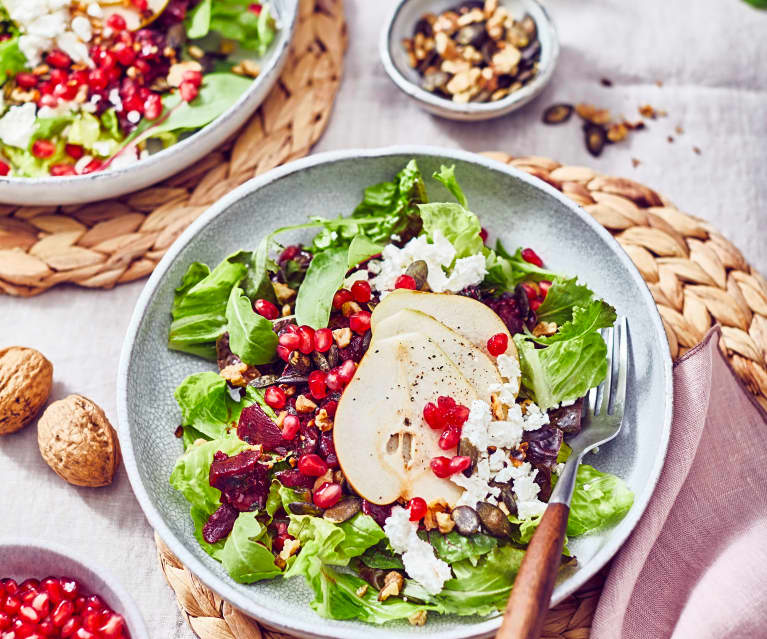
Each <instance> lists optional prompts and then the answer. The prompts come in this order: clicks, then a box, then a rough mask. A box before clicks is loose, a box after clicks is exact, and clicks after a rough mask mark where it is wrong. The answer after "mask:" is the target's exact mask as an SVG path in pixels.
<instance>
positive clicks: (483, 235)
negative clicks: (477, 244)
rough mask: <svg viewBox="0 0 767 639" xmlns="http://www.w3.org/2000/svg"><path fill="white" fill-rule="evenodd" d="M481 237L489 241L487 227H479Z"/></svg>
mask: <svg viewBox="0 0 767 639" xmlns="http://www.w3.org/2000/svg"><path fill="white" fill-rule="evenodd" d="M479 237H480V238H481V239H482V242H487V229H486V228H485V227H484V226H483V227H482V228H481V229H479Z"/></svg>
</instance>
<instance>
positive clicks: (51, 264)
mask: <svg viewBox="0 0 767 639" xmlns="http://www.w3.org/2000/svg"><path fill="white" fill-rule="evenodd" d="M345 49H346V23H345V21H344V13H343V3H342V0H301V2H300V8H299V19H298V24H297V26H296V33H295V35H294V38H293V41H292V43H291V50H290V54H289V56H288V60H287V63H286V65H285V70H284V71H283V73H282V76H281V77H280V79H279V81H278V83H277V84H276V85H275V87H274V89H272V91H271V93H270V94H269V96H268V97H267V99H266V100H265V101H264V103H263V104H262V105H261V107H260V108H259V109H258V111H257V112H256V114H255V115H254V116H253V117H252V118H251V120H250V121H249V122H248V124H246V125H245V127H244V128H242V129H241V130H240V131H238V132H237V133H236V134H235V135H234V136H233V138H232V139H230V140H229V141H228V142H227V143H226V144H225V145H223V146H222V147H221V148H220V149H219V150H218V151H216V152H215V153H211V154H210V155H208V156H207V158H205V159H204V160H203V161H201V162H199V163H197V164H196V165H194V166H193V167H191V168H190V169H187V170H186V171H184V172H183V173H180V174H178V175H176V176H174V177H172V178H170V179H168V180H166V181H165V182H163V183H161V184H159V185H157V186H154V187H151V188H148V189H145V190H143V191H138V192H136V193H132V194H130V195H127V196H124V197H121V198H119V199H117V200H106V201H102V202H98V203H96V204H88V205H85V206H80V207H76V206H69V207H58V208H57V207H21V208H19V207H14V206H5V205H0V291H2V292H4V293H7V294H10V295H22V296H28V295H36V294H38V293H41V292H43V291H45V290H47V289H49V288H50V287H52V286H56V285H57V284H62V283H71V284H77V285H79V286H86V287H91V288H111V287H113V286H115V285H116V284H121V283H123V282H130V281H132V280H136V279H139V278H141V277H145V276H146V275H148V274H149V273H151V272H152V269H154V267H155V265H156V264H157V262H158V261H159V260H160V258H161V257H162V256H163V255H164V254H165V251H166V250H167V249H168V247H169V246H170V245H171V244H172V243H173V240H175V239H176V238H177V237H178V236H179V234H180V233H181V232H182V231H183V230H184V229H185V228H186V227H187V226H189V224H191V223H192V221H194V220H195V219H196V218H197V217H198V216H199V215H200V214H201V213H202V212H203V211H204V210H205V209H206V208H208V207H209V206H210V205H211V204H213V202H215V201H216V200H217V199H219V198H220V197H221V196H222V195H224V194H225V193H228V192H229V191H231V190H232V189H233V188H235V187H236V186H239V185H240V184H242V183H243V182H245V181H246V180H249V179H250V178H252V177H253V176H254V175H258V174H260V173H263V172H265V171H268V170H269V169H272V168H274V167H276V166H278V165H280V164H283V163H285V162H289V161H290V160H293V159H296V158H299V157H302V156H304V155H306V154H307V153H308V152H309V149H310V148H311V146H312V145H313V144H314V143H315V142H316V141H317V139H318V138H319V137H320V135H321V134H322V132H323V131H324V130H325V126H326V124H327V122H328V117H329V116H330V112H331V110H332V108H333V101H334V99H335V95H336V92H337V90H338V85H339V83H340V80H341V74H342V71H343V56H344V51H345Z"/></svg>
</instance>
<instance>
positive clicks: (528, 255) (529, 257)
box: [522, 248, 543, 268]
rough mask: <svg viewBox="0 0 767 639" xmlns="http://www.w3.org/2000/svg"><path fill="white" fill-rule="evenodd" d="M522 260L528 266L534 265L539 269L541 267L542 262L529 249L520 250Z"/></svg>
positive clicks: (536, 254)
mask: <svg viewBox="0 0 767 639" xmlns="http://www.w3.org/2000/svg"><path fill="white" fill-rule="evenodd" d="M522 259H523V260H525V262H529V263H530V264H535V265H536V266H537V267H539V268H540V267H542V266H543V260H542V259H541V258H540V257H538V253H536V252H535V251H534V250H533V249H531V248H526V249H522Z"/></svg>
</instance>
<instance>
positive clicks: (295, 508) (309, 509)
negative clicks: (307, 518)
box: [288, 501, 322, 517]
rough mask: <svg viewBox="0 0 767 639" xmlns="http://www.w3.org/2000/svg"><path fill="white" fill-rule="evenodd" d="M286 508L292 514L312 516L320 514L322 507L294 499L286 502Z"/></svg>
mask: <svg viewBox="0 0 767 639" xmlns="http://www.w3.org/2000/svg"><path fill="white" fill-rule="evenodd" d="M288 510H289V511H290V512H292V513H293V514H294V515H312V516H314V517H319V516H321V515H322V508H320V507H319V506H315V505H314V504H312V503H310V502H306V501H294V502H292V503H290V504H288Z"/></svg>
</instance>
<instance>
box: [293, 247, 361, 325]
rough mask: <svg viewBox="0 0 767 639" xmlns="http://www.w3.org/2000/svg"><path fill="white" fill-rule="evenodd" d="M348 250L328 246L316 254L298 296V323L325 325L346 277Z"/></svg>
mask: <svg viewBox="0 0 767 639" xmlns="http://www.w3.org/2000/svg"><path fill="white" fill-rule="evenodd" d="M347 261H348V251H347V250H345V249H340V248H339V249H328V250H326V251H322V252H321V253H318V254H317V255H315V256H314V259H312V261H311V263H310V264H309V269H308V270H307V271H306V277H305V278H304V283H303V284H302V285H301V288H299V289H298V297H297V298H296V323H297V324H299V325H301V324H307V325H308V326H311V327H312V328H314V329H317V328H325V327H326V326H327V325H328V319H329V317H330V307H331V304H332V302H333V295H334V294H335V292H336V291H337V290H338V289H339V287H340V286H341V284H342V283H343V281H344V276H345V275H346V271H347V266H346V265H347Z"/></svg>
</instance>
